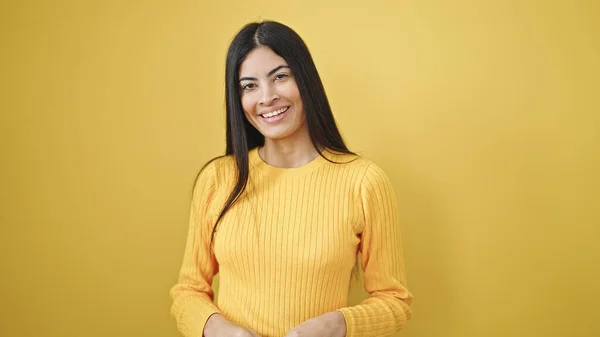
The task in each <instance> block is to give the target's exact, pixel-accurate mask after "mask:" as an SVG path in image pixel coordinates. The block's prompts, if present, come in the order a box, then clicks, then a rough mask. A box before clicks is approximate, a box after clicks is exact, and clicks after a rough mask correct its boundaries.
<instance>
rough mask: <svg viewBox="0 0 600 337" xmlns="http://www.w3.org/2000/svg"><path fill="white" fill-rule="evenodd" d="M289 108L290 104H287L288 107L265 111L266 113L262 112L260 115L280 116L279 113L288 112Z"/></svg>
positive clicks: (265, 116)
mask: <svg viewBox="0 0 600 337" xmlns="http://www.w3.org/2000/svg"><path fill="white" fill-rule="evenodd" d="M289 108H290V107H289V106H286V107H284V108H281V109H279V110H275V111H271V112H267V113H264V114H262V115H260V116H261V117H262V118H273V117H275V116H278V115H280V114H282V113H284V112H286V111H287V110H288V109H289Z"/></svg>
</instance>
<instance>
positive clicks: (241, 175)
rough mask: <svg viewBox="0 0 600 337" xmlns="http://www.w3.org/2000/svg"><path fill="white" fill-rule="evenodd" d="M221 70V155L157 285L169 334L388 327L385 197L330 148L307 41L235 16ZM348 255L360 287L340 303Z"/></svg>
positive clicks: (341, 152) (269, 336)
mask: <svg viewBox="0 0 600 337" xmlns="http://www.w3.org/2000/svg"><path fill="white" fill-rule="evenodd" d="M225 76H226V110H227V148H226V155H225V156H222V157H218V158H216V159H214V160H212V161H210V162H209V163H208V164H207V165H206V166H205V167H204V168H203V169H202V171H201V172H200V174H199V175H198V177H197V179H196V183H195V185H194V192H193V197H192V204H191V210H190V223H189V233H188V239H187V245H186V250H185V256H184V260H183V265H182V268H181V272H180V276H179V281H178V283H177V284H176V285H175V286H174V287H173V288H172V289H171V296H172V298H173V306H172V308H171V312H172V315H173V316H174V317H175V318H176V320H177V323H178V328H179V330H180V332H181V333H182V334H183V335H184V336H186V337H202V336H205V337H239V336H243V337H251V336H253V337H256V336H261V337H284V336H285V337H295V336H309V337H344V336H348V337H354V336H367V337H370V336H372V337H382V336H389V335H391V334H393V333H394V331H396V330H398V329H400V328H401V327H402V326H404V325H405V324H406V321H407V320H408V319H409V318H410V314H411V311H410V308H409V305H410V303H411V301H412V296H411V294H410V293H409V291H408V290H407V289H406V282H405V275H404V263H403V259H402V251H401V246H400V233H399V231H398V228H397V225H398V223H397V222H398V215H397V211H396V201H395V197H394V192H393V190H392V187H391V185H390V182H389V180H388V178H387V176H386V175H385V173H384V172H383V171H382V170H381V169H380V168H379V167H377V166H376V165H375V164H373V163H372V162H371V161H369V160H367V159H365V158H362V157H360V156H357V155H355V154H354V153H352V152H350V151H349V150H348V148H347V147H346V145H345V144H344V141H343V140H342V137H341V135H340V132H339V131H338V129H337V126H336V123H335V120H334V118H333V114H332V112H331V108H330V106H329V102H328V100H327V96H326V95H325V90H324V88H323V84H322V83H321V79H320V77H319V74H318V73H317V69H316V67H315V64H314V62H313V60H312V58H311V56H310V53H309V51H308V48H307V47H306V45H305V44H304V42H303V41H302V39H301V38H300V37H299V36H298V35H297V34H296V33H295V32H294V31H293V30H292V29H290V28H288V27H287V26H285V25H283V24H280V23H277V22H271V21H269V22H262V23H252V24H248V25H246V26H245V27H244V28H243V29H242V30H241V31H240V32H239V33H238V34H237V35H236V36H235V38H234V39H233V41H232V43H231V46H230V47H229V51H228V54H227V63H226V71H225ZM374 113H375V112H374ZM357 262H358V263H359V264H360V267H361V268H362V269H363V271H364V281H365V289H366V290H367V292H368V293H369V295H370V296H369V297H368V298H367V299H366V300H364V301H363V302H362V303H360V304H359V305H356V306H348V304H347V300H348V290H349V286H350V280H351V276H352V271H353V266H355V265H356V264H357ZM217 272H219V273H220V287H219V296H218V301H217V302H216V303H215V302H214V301H213V298H214V294H213V290H212V288H211V285H212V281H213V277H214V276H215V275H216V274H217Z"/></svg>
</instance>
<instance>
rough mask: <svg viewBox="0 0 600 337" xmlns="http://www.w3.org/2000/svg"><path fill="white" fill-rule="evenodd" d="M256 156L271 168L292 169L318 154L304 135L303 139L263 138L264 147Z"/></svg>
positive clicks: (309, 160)
mask: <svg viewBox="0 0 600 337" xmlns="http://www.w3.org/2000/svg"><path fill="white" fill-rule="evenodd" d="M258 154H259V155H260V157H261V158H262V159H263V160H264V161H265V162H266V163H267V164H269V165H271V166H276V167H282V168H293V167H301V166H304V165H306V164H308V163H310V162H311V161H312V160H313V159H315V158H316V157H317V156H318V155H319V152H318V151H317V149H316V148H315V147H314V145H313V144H312V142H311V141H310V137H309V135H308V133H306V134H305V136H304V137H293V138H292V137H288V138H284V139H269V138H265V145H264V146H263V147H261V148H259V149H258Z"/></svg>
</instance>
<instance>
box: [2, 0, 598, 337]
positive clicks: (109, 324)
mask: <svg viewBox="0 0 600 337" xmlns="http://www.w3.org/2000/svg"><path fill="white" fill-rule="evenodd" d="M258 19H275V20H280V21H281V22H284V23H286V24H288V25H289V26H291V27H292V28H294V29H295V30H296V31H297V32H298V33H299V34H300V35H301V36H302V37H303V38H304V39H305V41H306V42H307V44H308V46H309V48H310V50H311V52H312V53H313V57H314V59H315V62H316V64H317V67H318V69H319V71H320V74H321V76H322V79H323V82H324V84H325V87H326V90H327V93H328V95H329V99H330V102H331V104H332V107H333V110H334V113H335V117H336V119H337V120H338V122H339V126H340V128H341V130H342V132H343V135H344V136H345V139H346V140H347V142H348V145H349V146H350V148H351V149H352V150H354V151H357V152H359V153H361V154H363V155H364V156H366V157H368V158H370V159H372V160H374V161H375V162H376V163H378V164H379V165H380V166H381V167H382V168H383V169H384V170H385V171H386V172H387V173H388V175H389V176H390V178H391V180H392V182H393V184H394V187H395V189H396V192H397V194H398V200H399V207H400V209H401V213H402V224H401V226H402V233H403V236H404V238H403V247H404V252H405V258H406V268H407V272H408V282H409V288H410V290H411V291H412V292H413V293H414V295H415V297H416V298H415V302H414V306H413V309H414V317H413V319H412V320H411V321H410V323H409V325H408V326H407V328H406V329H405V330H404V331H402V332H401V333H399V335H402V336H407V337H409V336H410V337H437V336H439V337H442V336H443V337H453V336H456V337H496V336H497V337H509V336H510V337H513V336H546V337H553V336H556V337H558V336H577V337H585V336H590V337H591V336H599V335H600V328H599V325H598V323H597V320H598V319H597V317H598V314H599V313H600V312H599V310H598V303H599V302H600V290H599V287H598V285H599V283H598V277H599V276H600V270H599V268H600V267H599V266H600V263H599V262H598V261H599V260H600V250H599V248H598V242H599V239H600V238H599V227H600V216H599V215H600V214H599V213H600V212H599V210H598V209H599V207H600V198H599V190H600V179H599V172H600V160H599V157H600V155H599V154H600V139H599V138H600V137H599V134H600V130H599V129H600V104H599V99H598V94H599V92H600V85H599V83H598V80H599V78H600V62H599V60H600V24H599V22H600V2H598V1H567V0H560V1H462V0H459V1H441V0H437V1H434V0H421V1H379V0H372V1H352V2H351V1H343V0H332V1H325V0H321V1H312V0H304V1H267V0H264V1H261V0H256V1H227V2H219V1H178V0H172V1H125V0H120V1H114V0H109V1H91V0H90V1H75V0H72V1H59V0H57V1H39V0H37V1H21V2H3V3H2V4H1V5H0V37H1V46H2V53H1V54H0V57H1V59H0V67H1V69H0V70H1V78H2V79H1V82H0V83H1V84H0V95H1V100H0V109H1V110H0V111H1V117H0V137H1V142H0V150H1V154H2V156H1V158H2V159H1V160H2V162H1V165H0V170H1V171H0V183H1V185H0V220H1V235H0V247H1V248H0V249H1V250H2V251H1V254H0V268H1V269H0V271H1V277H0V296H1V297H0V303H1V305H0V335H1V336H25V337H34V336H35V337H46V336H48V337H51V336H52V337H54V336H56V337H71V336H73V337H74V336H85V337H105V336H111V337H116V336H164V337H166V336H171V337H176V336H178V333H177V331H176V327H175V322H174V321H173V320H172V319H171V318H170V317H169V306H170V303H171V301H170V299H169V297H168V290H169V288H170V287H171V286H172V285H173V284H174V282H175V281H176V277H177V273H178V270H179V266H180V263H181V258H182V255H183V248H184V241H185V235H186V233H187V229H186V226H187V216H188V207H189V196H190V192H191V187H192V183H193V180H194V178H195V175H196V173H197V172H198V170H199V169H200V167H201V166H202V165H203V164H204V163H205V162H206V161H207V160H208V159H210V158H211V157H213V156H216V155H219V154H221V153H222V152H223V151H224V121H225V118H224V99H223V94H224V59H225V52H226V48H227V46H228V44H229V42H230V41H231V38H232V37H233V35H234V34H235V33H236V32H237V31H238V30H239V29H240V28H241V26H242V25H243V24H245V23H247V22H249V21H255V20H258ZM360 287H361V285H360V284H358V283H357V285H356V286H355V288H354V289H353V290H352V294H351V298H352V303H357V302H358V301H360V300H361V299H362V298H364V293H363V292H362V291H361V288H360Z"/></svg>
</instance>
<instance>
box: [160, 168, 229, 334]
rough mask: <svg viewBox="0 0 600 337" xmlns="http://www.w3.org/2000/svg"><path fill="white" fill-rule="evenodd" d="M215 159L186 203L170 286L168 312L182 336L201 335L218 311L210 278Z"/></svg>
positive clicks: (214, 270) (214, 268) (214, 266)
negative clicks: (185, 226)
mask: <svg viewBox="0 0 600 337" xmlns="http://www.w3.org/2000/svg"><path fill="white" fill-rule="evenodd" d="M214 164H215V163H214V162H213V163H210V164H209V165H207V166H206V167H205V168H204V170H202V172H201V173H200V176H199V177H198V180H197V182H196V184H195V185H194V191H193V194H192V202H191V206H190V217H189V230H188V236H187V243H186V247H185V254H184V257H183V264H182V266H181V270H180V273H179V280H178V282H177V284H176V285H175V286H173V287H172V288H171V291H170V294H171V298H172V299H173V305H172V306H171V315H172V316H173V317H174V318H175V319H176V321H177V327H178V329H179V331H180V332H181V334H182V335H183V336H185V337H202V336H203V331H204V327H205V324H206V322H207V320H208V319H209V317H210V316H211V315H213V314H215V313H218V312H219V309H218V308H217V306H216V305H215V304H214V303H213V298H214V294H213V290H212V287H211V286H212V281H213V277H214V276H215V274H216V273H217V272H218V265H217V262H216V260H215V259H214V257H213V255H212V254H211V247H210V237H211V233H212V225H213V224H212V219H211V217H210V216H209V208H210V202H211V200H213V198H214V196H215V191H216V188H217V187H216V169H215V165H214Z"/></svg>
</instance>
